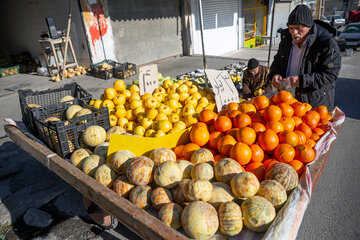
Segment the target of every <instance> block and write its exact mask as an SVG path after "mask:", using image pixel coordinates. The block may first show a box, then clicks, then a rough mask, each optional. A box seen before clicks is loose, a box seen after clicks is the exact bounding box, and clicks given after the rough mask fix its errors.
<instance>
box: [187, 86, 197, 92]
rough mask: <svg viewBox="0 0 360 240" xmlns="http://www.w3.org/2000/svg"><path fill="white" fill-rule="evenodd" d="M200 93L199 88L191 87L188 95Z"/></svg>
mask: <svg viewBox="0 0 360 240" xmlns="http://www.w3.org/2000/svg"><path fill="white" fill-rule="evenodd" d="M198 91H199V89H198V87H197V86H195V85H191V86H190V87H189V91H188V93H189V94H193V93H196V92H198Z"/></svg>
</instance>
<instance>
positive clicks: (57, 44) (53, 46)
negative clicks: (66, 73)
mask: <svg viewBox="0 0 360 240" xmlns="http://www.w3.org/2000/svg"><path fill="white" fill-rule="evenodd" d="M39 43H40V47H41V51H42V52H43V54H44V58H45V63H46V67H47V69H48V72H49V75H50V76H53V75H54V74H53V70H57V72H58V73H60V72H61V69H62V67H63V65H62V64H61V62H60V61H59V57H58V51H57V49H60V51H61V54H62V59H64V56H65V51H64V47H63V45H65V38H63V37H61V38H57V39H46V40H39ZM47 46H50V50H51V54H52V55H53V56H54V59H55V65H54V64H50V62H49V56H48V54H47V53H46V51H45V48H46V47H47ZM69 48H70V53H71V55H72V59H73V60H74V62H69V63H66V65H65V68H69V67H75V66H76V67H77V66H79V65H78V62H77V60H76V55H75V52H74V48H73V45H72V42H71V38H69ZM67 59H68V58H67Z"/></svg>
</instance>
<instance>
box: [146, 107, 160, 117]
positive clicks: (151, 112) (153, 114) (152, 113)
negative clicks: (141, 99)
mask: <svg viewBox="0 0 360 240" xmlns="http://www.w3.org/2000/svg"><path fill="white" fill-rule="evenodd" d="M158 113H159V112H158V110H156V109H155V108H150V109H149V110H148V111H147V113H146V117H147V118H149V119H155V118H156V116H157V115H158Z"/></svg>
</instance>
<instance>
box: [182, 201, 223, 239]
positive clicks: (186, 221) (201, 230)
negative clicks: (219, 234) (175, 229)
mask: <svg viewBox="0 0 360 240" xmlns="http://www.w3.org/2000/svg"><path fill="white" fill-rule="evenodd" d="M181 225H182V227H183V229H184V231H185V233H186V234H187V235H188V236H189V237H191V238H195V239H208V238H210V237H212V236H213V235H214V234H215V233H216V231H217V229H218V227H219V219H218V215H217V212H216V209H215V208H214V207H213V206H211V205H210V204H208V203H206V202H202V201H196V202H192V203H190V204H189V205H188V206H186V207H185V209H184V211H183V213H182V215H181Z"/></svg>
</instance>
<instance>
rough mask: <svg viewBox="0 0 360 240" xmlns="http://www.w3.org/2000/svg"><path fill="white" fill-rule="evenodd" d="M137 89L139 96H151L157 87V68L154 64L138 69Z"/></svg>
mask: <svg viewBox="0 0 360 240" xmlns="http://www.w3.org/2000/svg"><path fill="white" fill-rule="evenodd" d="M139 87H140V95H141V96H142V95H144V94H145V93H151V94H152V93H153V91H154V90H155V89H157V88H158V87H159V80H158V66H157V65H156V64H151V65H147V66H144V67H140V68H139Z"/></svg>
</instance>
